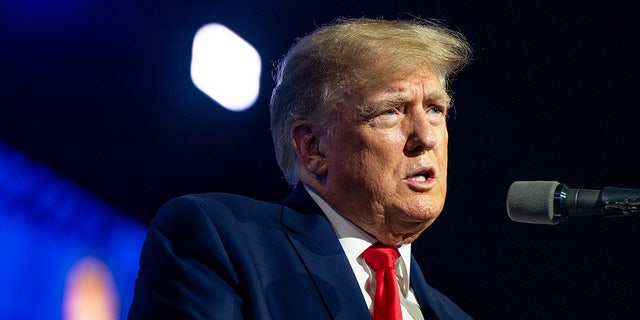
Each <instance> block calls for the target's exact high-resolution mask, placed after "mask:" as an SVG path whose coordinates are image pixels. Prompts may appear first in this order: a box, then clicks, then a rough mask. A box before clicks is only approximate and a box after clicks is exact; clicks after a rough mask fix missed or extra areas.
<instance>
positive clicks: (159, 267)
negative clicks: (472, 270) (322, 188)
mask: <svg viewBox="0 0 640 320" xmlns="http://www.w3.org/2000/svg"><path fill="white" fill-rule="evenodd" d="M411 286H412V288H413V290H414V293H415V295H416V298H417V300H418V303H419V304H420V307H421V309H422V312H423V314H424V315H425V318H426V319H469V317H468V316H467V315H466V314H465V313H464V312H463V311H462V310H461V309H460V308H458V307H457V306H456V305H455V304H454V303H453V302H451V301H450V300H449V299H448V298H447V297H445V296H444V295H442V294H441V293H439V292H438V291H436V290H435V289H433V288H432V287H430V286H429V285H427V283H426V281H425V279H424V277H423V275H422V272H421V271H420V268H419V267H418V264H417V263H416V262H415V260H414V259H412V260H411ZM129 319H348V320H354V319H371V315H370V313H369V310H368V308H367V305H366V303H365V301H364V299H363V297H362V293H361V290H360V288H359V286H358V282H357V280H356V278H355V276H354V275H353V273H352V271H351V267H350V265H349V262H348V261H347V258H346V255H345V254H344V251H343V250H342V247H341V245H340V242H339V241H338V238H337V236H336V234H335V232H334V231H333V229H332V227H331V224H330V223H329V221H328V220H327V218H326V217H325V215H324V214H323V213H322V211H321V210H320V208H319V207H318V206H317V205H316V203H315V202H314V201H313V199H311V197H310V196H309V195H308V193H307V192H306V191H305V190H304V188H303V187H302V186H301V185H298V187H296V189H295V190H294V192H293V193H292V195H291V196H289V198H287V199H286V200H285V201H284V202H283V203H282V204H278V203H267V202H259V201H256V200H252V199H249V198H246V197H242V196H237V195H230V194H220V193H210V194H200V195H187V196H183V197H180V198H177V199H173V200H171V201H169V202H168V203H167V204H165V205H164V206H163V207H162V208H161V209H160V211H159V212H158V214H157V215H156V217H155V218H154V220H153V221H152V223H151V225H150V227H149V231H148V234H147V238H146V240H145V243H144V245H143V248H142V254H141V257H140V270H139V273H138V279H137V280H136V286H135V294H134V299H133V302H132V304H131V308H130V310H129Z"/></svg>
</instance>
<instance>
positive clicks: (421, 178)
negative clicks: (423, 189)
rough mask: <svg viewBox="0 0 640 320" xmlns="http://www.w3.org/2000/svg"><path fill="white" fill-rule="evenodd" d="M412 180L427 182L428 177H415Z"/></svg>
mask: <svg viewBox="0 0 640 320" xmlns="http://www.w3.org/2000/svg"><path fill="white" fill-rule="evenodd" d="M411 180H415V181H427V177H425V176H413V177H411Z"/></svg>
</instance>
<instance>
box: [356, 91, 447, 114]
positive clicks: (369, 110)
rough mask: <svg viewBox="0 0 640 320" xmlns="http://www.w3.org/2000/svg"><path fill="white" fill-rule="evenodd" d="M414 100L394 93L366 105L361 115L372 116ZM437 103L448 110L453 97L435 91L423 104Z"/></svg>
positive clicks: (408, 95)
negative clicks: (428, 102)
mask: <svg viewBox="0 0 640 320" xmlns="http://www.w3.org/2000/svg"><path fill="white" fill-rule="evenodd" d="M412 100H413V99H412V97H411V95H410V94H407V93H394V94H391V95H390V96H387V97H385V98H382V99H380V100H377V101H373V102H370V103H365V104H363V105H362V107H361V108H360V109H361V114H362V115H363V116H370V115H372V114H374V113H376V112H378V111H381V110H384V109H387V108H391V107H397V106H400V105H403V104H406V103H409V102H411V101H412ZM427 101H430V102H436V104H440V105H441V106H442V107H445V108H446V109H447V110H448V109H449V107H450V105H451V97H450V96H449V95H448V94H447V93H446V92H442V91H434V92H430V93H428V94H427V97H426V99H425V101H423V102H427Z"/></svg>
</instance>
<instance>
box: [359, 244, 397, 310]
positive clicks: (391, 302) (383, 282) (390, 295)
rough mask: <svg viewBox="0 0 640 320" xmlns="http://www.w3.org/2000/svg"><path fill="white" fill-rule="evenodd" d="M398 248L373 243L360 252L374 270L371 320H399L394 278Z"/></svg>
mask: <svg viewBox="0 0 640 320" xmlns="http://www.w3.org/2000/svg"><path fill="white" fill-rule="evenodd" d="M399 256H400V253H399V252H398V249H396V248H393V247H387V246H384V245H382V244H381V243H374V244H373V245H372V246H371V247H369V248H367V250H365V251H364V252H363V253H362V257H363V258H364V261H366V262H367V264H369V266H371V268H373V270H375V271H376V293H375V297H374V299H373V320H401V319H402V313H401V311H400V296H399V295H398V281H397V280H396V268H395V263H396V259H398V257H399Z"/></svg>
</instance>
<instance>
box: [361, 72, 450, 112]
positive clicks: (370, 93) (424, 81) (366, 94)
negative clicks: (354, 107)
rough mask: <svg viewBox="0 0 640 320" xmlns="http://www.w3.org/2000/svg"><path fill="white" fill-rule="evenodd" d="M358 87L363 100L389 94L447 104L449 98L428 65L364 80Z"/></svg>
mask: <svg viewBox="0 0 640 320" xmlns="http://www.w3.org/2000/svg"><path fill="white" fill-rule="evenodd" d="M360 89H361V90H359V92H358V93H359V94H358V95H359V96H360V98H361V99H362V100H364V101H363V102H372V101H375V100H378V99H385V98H387V97H389V96H393V97H396V98H398V99H422V100H425V101H426V100H434V101H437V102H438V103H441V104H443V105H448V104H449V102H450V100H451V99H450V97H449V95H448V94H447V91H446V89H445V87H444V85H443V83H442V81H441V80H440V79H439V78H438V76H437V75H436V73H435V72H434V71H433V69H432V68H430V67H429V66H426V67H420V68H416V69H413V70H410V71H406V72H398V73H396V74H392V75H389V76H386V77H385V76H379V77H376V78H373V79H371V80H368V81H366V82H364V84H363V85H362V86H361V88H360Z"/></svg>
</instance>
